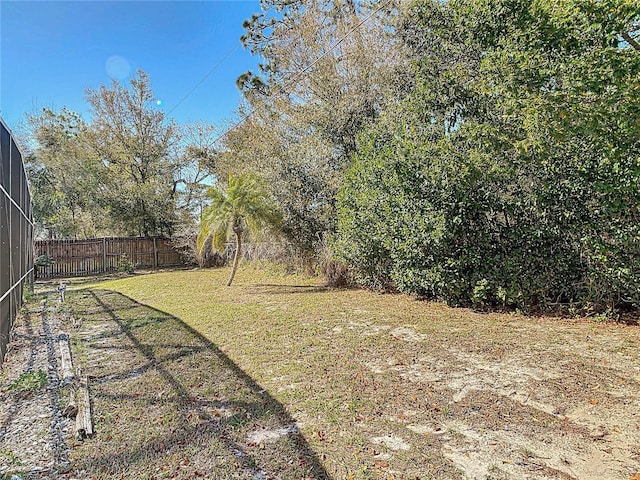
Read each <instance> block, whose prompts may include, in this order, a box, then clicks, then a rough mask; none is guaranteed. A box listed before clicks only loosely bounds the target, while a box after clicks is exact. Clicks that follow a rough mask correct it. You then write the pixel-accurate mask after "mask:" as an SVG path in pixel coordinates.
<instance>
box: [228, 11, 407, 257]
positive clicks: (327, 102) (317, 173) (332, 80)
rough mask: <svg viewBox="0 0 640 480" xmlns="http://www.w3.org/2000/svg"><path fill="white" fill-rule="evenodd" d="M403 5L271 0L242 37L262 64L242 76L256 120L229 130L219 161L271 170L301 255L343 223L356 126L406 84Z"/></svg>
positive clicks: (286, 225)
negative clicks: (339, 216)
mask: <svg viewBox="0 0 640 480" xmlns="http://www.w3.org/2000/svg"><path fill="white" fill-rule="evenodd" d="M395 4H396V2H387V3H386V8H380V7H382V6H383V5H382V4H376V5H370V4H369V3H367V2H365V3H362V2H354V1H351V0H347V1H342V0H339V1H338V0H311V1H304V2H302V1H293V2H290V1H281V0H266V1H264V2H262V7H263V13H261V14H259V15H256V16H254V17H253V18H252V19H250V20H248V21H247V22H245V28H246V34H245V36H244V37H243V42H244V44H245V46H246V47H247V48H249V49H251V51H252V52H253V53H255V54H256V55H259V56H260V58H261V66H260V70H259V71H257V72H247V73H245V74H243V75H242V76H241V77H240V78H239V79H238V82H237V83H238V86H239V87H240V89H241V90H242V92H243V94H244V100H245V102H244V104H243V105H242V107H241V115H242V116H244V115H245V114H248V119H247V120H246V121H245V122H243V123H242V124H241V125H240V126H239V127H237V128H234V129H232V130H231V131H230V132H229V133H228V134H227V135H226V136H225V138H224V147H225V149H226V151H227V153H228V154H227V155H223V158H222V162H221V164H220V167H221V168H222V169H223V170H224V169H225V168H227V169H228V170H230V171H238V169H239V168H242V169H244V170H250V171H255V172H259V173H260V174H261V175H264V176H265V177H266V178H267V180H268V182H269V185H270V187H271V189H272V192H273V195H274V198H276V200H277V202H278V204H279V205H280V206H281V207H282V210H283V232H284V234H285V235H286V237H287V238H288V239H289V240H290V241H291V243H293V245H294V246H295V247H297V250H298V252H299V253H300V254H301V255H302V256H306V257H313V256H314V255H315V253H316V251H317V250H318V249H319V248H320V245H321V244H322V243H323V238H324V237H325V236H326V235H327V234H328V233H331V232H333V231H335V220H336V212H335V202H336V194H337V191H338V188H339V186H340V184H341V181H342V175H343V173H344V170H345V169H346V168H347V167H348V165H349V163H350V160H351V156H352V155H353V153H354V151H355V147H356V137H357V133H358V132H359V131H360V130H361V129H362V128H364V126H366V125H367V124H368V123H369V122H370V121H372V120H373V119H374V118H376V117H377V116H378V115H379V113H380V111H382V110H383V108H384V105H386V104H387V103H388V102H391V101H392V100H393V99H394V98H397V97H398V96H399V95H400V93H399V92H401V91H403V89H405V88H406V85H407V82H406V81H405V80H406V78H404V77H403V79H402V80H401V81H399V80H398V79H399V76H400V73H399V72H405V71H406V69H407V65H408V63H409V62H408V59H407V58H406V57H404V56H403V55H401V54H400V52H399V50H398V49H399V47H400V42H398V41H397V40H396V37H395V36H394V35H393V29H392V25H393V22H394V21H395V18H396V17H397V11H396V10H394V8H393V6H394V5H395Z"/></svg>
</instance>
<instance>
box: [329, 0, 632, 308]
mask: <svg viewBox="0 0 640 480" xmlns="http://www.w3.org/2000/svg"><path fill="white" fill-rule="evenodd" d="M639 21H640V7H638V5H637V3H635V2H625V1H607V2H575V1H554V2H538V1H530V0H520V1H516V2H513V1H502V0H492V1H477V0H459V1H451V2H435V1H434V2H431V1H423V2H418V3H417V4H416V5H415V6H414V7H413V8H412V9H411V10H410V11H409V14H408V15H407V17H406V18H405V20H404V25H403V27H402V29H401V31H400V34H401V35H402V36H403V38H404V39H405V41H406V42H407V44H408V45H410V46H411V47H412V48H413V49H414V52H415V55H416V56H417V57H418V58H419V60H418V62H417V63H416V68H415V77H416V85H415V87H414V88H413V89H412V92H411V93H410V95H409V96H408V97H407V98H405V99H404V101H403V102H402V103H400V104H399V105H398V106H397V107H395V108H393V109H390V110H388V111H386V112H385V114H384V115H383V117H382V118H381V119H380V120H379V121H378V122H376V124H375V125H374V126H372V127H371V128H369V129H368V130H367V131H366V132H364V133H363V134H362V135H361V137H360V143H359V149H358V152H357V154H356V156H355V160H354V163H353V165H352V167H351V168H350V170H349V173H348V174H347V177H346V180H345V184H344V186H343V189H342V191H341V194H340V200H339V231H340V242H339V250H340V252H341V254H342V257H343V259H344V260H345V261H346V262H348V264H349V265H350V266H351V267H352V269H353V271H354V273H355V275H356V277H357V279H358V280H359V281H361V282H363V283H364V284H366V285H370V286H372V287H375V288H397V289H398V290H400V291H403V292H407V293H414V294H417V295H420V296H427V297H431V298H443V299H446V300H447V301H448V302H449V303H451V304H455V305H460V304H464V305H475V306H478V307H485V306H490V305H492V306H508V307H520V308H521V307H529V306H538V307H543V308H544V307H549V306H558V305H567V306H575V305H579V306H581V307H587V306H589V305H596V306H597V307H598V308H605V307H636V308H637V307H638V306H640V296H639V295H640V294H639V292H640V261H639V260H640V249H639V248H638V246H639V245H640V223H639V220H640V163H639V160H638V159H639V158H640V149H639V147H638V142H637V138H638V134H639V133H640V130H639V128H638V125H637V122H629V121H628V120H626V119H630V118H634V117H635V116H636V115H637V112H638V111H640V102H639V100H638V99H639V98H640V97H638V93H640V90H639V89H638V88H639V85H640V83H639V80H640V51H639V50H638V49H637V48H636V47H635V46H632V44H630V43H629V42H628V41H627V40H625V38H627V37H628V33H629V31H634V30H636V29H637V27H638V22H639Z"/></svg>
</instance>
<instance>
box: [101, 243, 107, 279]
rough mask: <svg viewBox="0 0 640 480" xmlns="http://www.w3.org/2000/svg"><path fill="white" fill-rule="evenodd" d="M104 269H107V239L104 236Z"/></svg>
mask: <svg viewBox="0 0 640 480" xmlns="http://www.w3.org/2000/svg"><path fill="white" fill-rule="evenodd" d="M102 271H103V272H106V271H107V239H106V238H105V237H103V238H102Z"/></svg>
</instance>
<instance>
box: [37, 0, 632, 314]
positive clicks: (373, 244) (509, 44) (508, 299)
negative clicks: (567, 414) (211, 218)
mask: <svg viewBox="0 0 640 480" xmlns="http://www.w3.org/2000/svg"><path fill="white" fill-rule="evenodd" d="M261 5H262V9H263V11H262V12H261V13H260V14H256V15H254V16H253V17H252V18H251V19H248V20H247V21H246V22H245V24H244V27H245V29H246V33H245V35H244V36H243V37H242V41H243V43H244V45H245V47H246V48H248V49H250V50H251V51H252V52H253V53H254V54H256V55H260V57H261V60H262V63H261V65H260V70H259V71H258V72H246V73H244V74H242V75H241V76H240V77H239V78H238V81H237V85H238V88H239V89H240V90H241V91H242V93H243V101H242V104H241V105H240V107H239V114H240V115H241V116H242V117H241V118H242V121H240V122H238V123H237V124H235V125H234V126H233V127H231V128H230V129H229V130H228V131H226V132H225V134H224V135H221V136H217V135H216V129H215V128H214V127H213V126H208V125H191V126H181V127H178V126H177V125H175V124H174V123H173V122H172V120H171V119H168V118H164V116H163V114H162V113H161V112H160V111H158V110H157V109H155V107H154V106H153V102H152V99H153V94H152V90H151V86H150V80H149V78H148V76H147V75H146V74H145V73H144V72H138V74H137V76H136V77H135V78H134V79H132V81H131V88H130V89H128V88H126V87H125V86H124V85H121V84H118V83H114V84H113V85H112V86H111V87H110V88H107V87H104V86H103V87H101V88H99V89H97V90H90V91H89V93H88V101H89V103H90V105H91V107H92V110H93V111H94V118H93V119H92V121H91V122H89V123H85V122H84V120H83V119H82V118H80V116H79V115H77V114H75V113H73V112H70V111H67V110H64V109H63V110H62V111H60V112H51V111H45V112H44V113H43V114H42V115H41V116H37V117H34V118H33V119H32V124H33V127H34V137H35V140H36V143H37V148H36V149H34V150H33V152H32V155H31V156H30V158H31V162H30V164H29V169H30V174H31V178H32V185H33V187H34V188H33V189H34V194H35V197H36V199H35V203H34V205H35V206H34V212H35V216H36V219H37V220H38V221H39V223H40V224H41V225H42V226H44V227H45V228H46V229H47V230H48V232H49V233H50V234H52V235H59V236H67V237H68V236H89V235H92V234H96V233H100V232H116V233H118V234H120V233H126V234H136V235H137V234H174V235H175V236H176V237H179V242H180V244H181V245H192V246H194V245H195V243H194V239H195V234H196V232H198V231H199V230H201V227H202V226H203V225H204V224H202V225H200V224H199V221H198V220H199V219H198V218H197V216H198V214H199V213H200V212H201V211H202V209H203V208H205V207H206V205H208V204H209V202H210V201H212V200H211V199H208V200H207V199H206V194H205V193H206V191H207V189H208V188H210V187H211V186H212V185H213V184H216V185H213V186H214V187H219V188H222V189H224V188H225V185H224V181H225V179H226V178H229V174H232V175H233V176H234V177H238V178H239V177H240V176H241V175H243V174H248V175H254V176H255V175H259V176H261V177H263V178H264V180H265V181H266V188H267V189H268V190H269V192H268V194H269V195H270V197H272V198H273V199H274V201H275V203H276V206H277V207H278V209H279V211H280V212H281V213H282V221H281V223H280V227H281V231H282V233H283V234H284V236H285V238H286V239H287V241H288V242H289V244H290V246H291V248H290V249H289V250H290V251H292V252H294V255H296V256H298V257H300V258H302V259H303V261H302V262H301V263H303V264H305V265H307V266H309V265H311V266H312V267H318V266H320V267H321V268H322V269H323V270H324V271H325V272H327V274H328V276H329V277H330V278H329V281H330V282H331V283H344V282H345V279H351V280H355V281H356V282H358V283H360V284H363V285H367V286H369V287H373V288H381V289H389V290H399V291H402V292H407V293H412V294H415V295H418V296H420V297H429V298H438V299H444V300H446V301H447V302H449V303H450V304H454V305H473V306H475V307H477V308H488V307H499V308H536V309H548V308H558V307H561V308H568V309H569V308H570V309H578V310H580V309H595V310H605V309H625V308H638V307H639V306H640V293H639V292H640V247H639V245H640V164H639V158H640V147H639V143H638V141H637V139H638V137H639V136H640V127H639V126H638V122H636V121H634V119H635V118H636V117H637V116H638V114H639V113H640V100H639V99H640V86H639V85H640V41H639V40H638V38H639V37H638V35H639V34H640V6H639V5H638V2H636V1H632V0H604V1H600V0H586V1H585V0H553V1H542V0H450V1H446V2H442V1H437V0H415V1H414V2H412V3H410V4H407V3H406V2H399V1H395V0H392V1H390V2H382V3H380V2H379V3H369V2H355V1H352V0H347V1H343V0H340V1H337V0H311V1H308V0H305V1H301V0H295V1H289V0H286V1H284V0H266V1H263V2H262V4H261ZM140 119H143V120H140ZM140 121H142V124H140ZM144 125H149V126H150V127H149V129H148V130H147V129H146V127H145V128H142V127H143V126H144ZM122 131H125V132H127V135H125V137H123V138H120V137H121V136H119V133H118V132H122ZM232 178H233V177H232ZM205 220H206V219H205ZM204 223H206V221H205V222H204ZM207 248H208V244H207ZM327 249H328V250H327ZM193 257H194V259H195V260H196V261H197V262H198V263H199V264H200V265H205V264H207V262H209V263H216V262H213V257H209V260H207V254H206V252H204V253H203V254H202V255H201V252H200V251H198V252H196V253H194V255H193ZM327 259H331V260H330V261H327ZM347 269H349V272H347Z"/></svg>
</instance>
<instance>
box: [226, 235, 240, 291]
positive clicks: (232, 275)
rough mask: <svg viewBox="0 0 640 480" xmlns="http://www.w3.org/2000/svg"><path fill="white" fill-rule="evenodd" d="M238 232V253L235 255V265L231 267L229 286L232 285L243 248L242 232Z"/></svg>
mask: <svg viewBox="0 0 640 480" xmlns="http://www.w3.org/2000/svg"><path fill="white" fill-rule="evenodd" d="M235 234H236V253H235V255H234V256H233V267H232V268H231V276H230V277H229V281H228V282H227V287H230V286H231V282H233V277H235V275H236V270H237V269H238V262H239V261H240V249H241V248H242V239H241V238H240V235H241V233H240V232H235Z"/></svg>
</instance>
